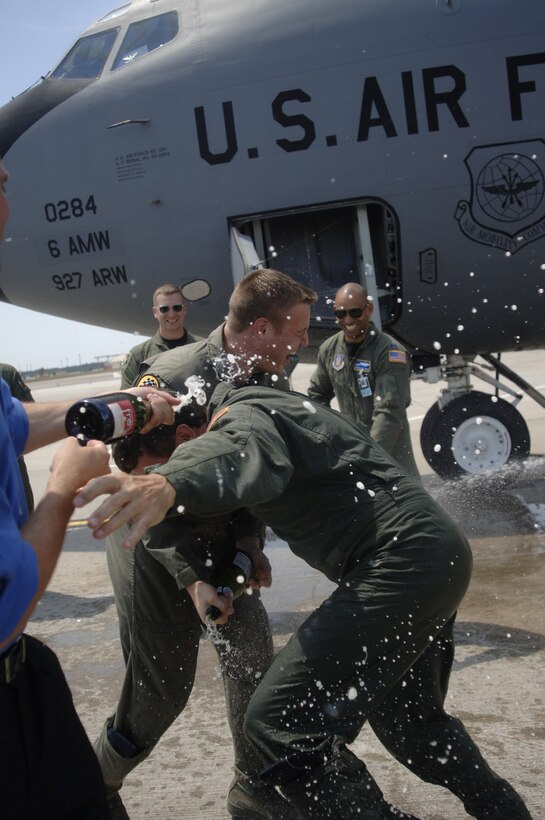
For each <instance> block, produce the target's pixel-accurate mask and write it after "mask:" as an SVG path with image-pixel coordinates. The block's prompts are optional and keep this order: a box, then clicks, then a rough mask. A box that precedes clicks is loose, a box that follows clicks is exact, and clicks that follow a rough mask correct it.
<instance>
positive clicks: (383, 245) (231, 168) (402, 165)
mask: <svg viewBox="0 0 545 820" xmlns="http://www.w3.org/2000/svg"><path fill="white" fill-rule="evenodd" d="M544 35H545V5H544V3H543V0H522V1H521V0H472V2H469V0H410V2H407V0H336V2H334V3H332V2H330V0H298V1H297V2H296V3H293V2H291V0H275V2H270V0H237V2H229V3H225V2H223V0H191V2H190V0H155V1H154V2H151V0H135V1H134V2H132V3H130V4H129V5H127V6H123V7H122V8H121V9H117V10H116V11H114V12H112V13H111V14H110V15H107V16H106V17H104V18H102V19H101V20H99V21H98V22H97V23H95V24H94V25H92V26H90V27H89V28H88V29H87V30H86V31H85V32H84V33H83V34H82V36H81V38H80V39H79V40H78V41H77V43H76V44H75V46H73V48H71V49H70V51H69V52H68V54H67V56H66V57H65V58H64V59H63V60H62V61H61V63H60V64H59V66H57V68H56V69H54V70H53V71H51V72H50V73H49V74H48V75H47V76H46V77H45V79H44V80H43V81H42V82H40V83H39V84H38V85H36V86H34V87H32V88H31V89H29V90H28V91H26V92H25V93H23V94H22V95H20V96H19V97H17V98H15V99H14V100H12V101H11V102H10V103H8V104H7V105H6V106H4V107H3V108H2V109H0V155H3V156H4V164H5V165H6V167H7V168H8V170H9V172H10V174H11V176H12V179H13V180H14V184H13V186H12V188H11V189H10V206H11V216H10V220H9V222H8V226H7V237H6V241H5V242H4V243H3V245H2V247H1V249H0V254H1V258H0V263H1V270H0V287H1V293H2V296H3V298H4V299H5V301H8V302H11V303H13V304H16V305H20V306H23V307H28V308H32V309H35V310H39V311H42V312H45V313H50V314H53V315H57V316H62V317H66V318H70V319H75V320H78V321H82V322H88V323H91V324H96V325H100V326H104V327H111V328H116V329H119V330H125V331H131V332H132V331H137V332H139V333H143V334H151V333H152V332H154V330H155V324H154V321H153V318H152V315H151V310H150V295H151V293H152V292H153V290H154V289H155V288H156V287H157V286H158V285H160V284H163V283H164V282H165V281H174V282H181V283H184V282H188V281H190V280H193V279H195V278H200V279H204V280H207V282H208V283H209V285H210V288H211V291H210V295H209V296H207V297H206V298H205V299H202V300H201V301H197V302H195V304H194V305H193V306H192V309H191V330H192V331H193V332H195V333H198V334H199V333H200V334H206V333H207V332H208V331H209V330H210V329H211V328H212V327H214V326H216V325H217V324H219V323H220V322H221V321H222V319H223V317H224V315H225V313H226V307H227V301H228V298H229V295H230V293H231V291H232V289H233V285H234V284H235V283H236V282H237V281H238V280H239V278H240V277H241V276H243V275H244V273H245V272H246V271H247V270H248V269H250V268H251V267H252V266H254V265H256V264H263V265H265V266H269V267H275V268H278V269H279V270H282V271H284V272H286V273H289V274H290V275H292V276H293V277H294V278H296V279H299V280H301V281H303V282H304V283H305V284H307V285H309V286H311V287H313V288H314V289H315V290H316V291H317V292H318V293H319V297H320V298H319V301H318V303H317V305H316V306H315V308H314V310H313V317H312V323H311V331H312V333H311V338H312V340H313V342H314V344H317V343H318V342H319V341H321V340H322V339H323V338H324V336H325V335H329V334H330V333H331V332H333V331H334V329H335V323H334V321H333V317H332V312H331V306H330V303H329V300H330V299H331V297H332V296H333V294H334V293H335V290H336V289H337V288H338V287H339V285H341V284H343V283H345V282H347V281H361V282H363V283H364V284H365V285H366V286H367V288H368V290H369V292H370V294H371V296H372V297H373V298H374V300H375V305H376V307H375V312H374V319H375V321H376V322H377V323H378V324H379V325H380V326H382V328H383V329H384V330H386V331H387V332H389V333H391V334H392V335H394V336H395V337H396V338H397V339H399V340H400V341H401V342H402V343H403V344H405V345H406V346H407V347H408V349H409V350H410V351H411V353H412V354H413V358H414V362H415V371H416V373H417V375H418V376H420V377H421V378H427V379H428V380H430V381H439V379H446V380H447V388H446V390H443V391H442V393H441V398H440V399H439V400H438V403H437V404H436V405H434V406H433V407H432V408H431V409H430V412H429V414H428V416H427V417H426V420H425V422H424V424H423V441H422V443H423V448H424V453H425V455H426V458H427V459H428V461H429V463H430V464H431V466H432V467H434V469H436V470H437V472H439V473H440V474H443V475H445V476H447V475H457V474H460V473H464V472H470V473H472V472H475V473H478V472H483V471H485V470H489V469H494V468H497V467H499V466H501V465H502V464H503V463H505V461H507V460H509V459H510V458H513V457H521V456H525V455H527V453H528V452H529V446H530V442H529V436H528V431H527V428H526V425H525V423H524V421H523V419H522V417H521V415H520V414H519V412H518V411H517V410H516V409H515V407H514V405H516V403H517V401H518V400H520V393H519V392H517V391H516V390H514V389H513V387H509V386H507V385H506V384H505V382H503V381H502V382H501V383H500V382H499V377H500V376H503V377H505V378H507V379H511V380H512V381H514V382H515V386H516V387H518V388H519V389H520V390H524V391H526V392H527V393H529V394H530V395H531V396H532V397H533V398H535V399H536V401H539V402H540V404H542V405H544V406H545V398H544V397H543V396H542V395H541V394H539V393H538V392H537V391H536V390H534V389H533V388H532V387H531V386H530V385H528V384H527V383H525V382H521V380H520V379H517V377H516V374H514V373H512V372H511V371H508V370H507V368H505V366H504V365H503V364H502V363H501V361H500V360H499V358H498V355H497V354H501V353H502V352H504V351H512V350H520V349H531V348H541V347H543V346H544V343H545V319H544V316H545V295H544V291H545V139H544V135H543V110H544V106H545V50H544V43H545V36H544ZM478 355H480V356H484V357H485V358H486V364H485V365H484V369H483V365H480V366H478V365H477V364H475V358H476V356H478ZM475 377H477V378H481V379H484V380H485V381H487V382H488V383H489V384H491V385H493V386H494V389H495V391H496V393H498V392H502V393H503V394H505V395H507V396H508V400H506V399H504V398H499V399H498V400H497V401H495V402H491V401H490V396H487V397H486V403H483V402H485V399H483V394H482V393H480V392H476V391H473V389H472V379H473V378H475ZM494 398H497V397H496V396H495V397H494ZM483 419H484V424H483ZM453 426H454V427H456V428H457V430H458V432H457V433H455V434H454V436H453V432H452V427H453ZM461 427H463V430H462V431H461V432H460V428H461ZM455 439H457V440H455ZM437 442H438V443H439V449H438V446H437Z"/></svg>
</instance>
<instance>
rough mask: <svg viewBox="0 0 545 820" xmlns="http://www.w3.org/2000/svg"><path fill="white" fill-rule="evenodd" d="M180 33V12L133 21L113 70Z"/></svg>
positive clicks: (162, 44)
mask: <svg viewBox="0 0 545 820" xmlns="http://www.w3.org/2000/svg"><path fill="white" fill-rule="evenodd" d="M177 34H178V14H177V12H175V11H169V12H167V13H166V14H159V15H157V16H156V17H150V18H148V19H147V20H139V22H138V23H132V25H130V26H129V28H128V29H127V33H126V34H125V37H124V38H123V42H122V43H121V48H120V49H119V51H118V53H117V57H116V58H115V60H114V63H113V65H112V71H113V70H114V69H116V68H121V67H122V66H125V65H130V63H133V62H134V61H135V60H137V59H138V58H139V57H143V56H144V54H149V52H150V51H155V49H156V48H160V47H161V46H164V45H165V43H168V42H170V41H171V40H173V39H174V38H175V37H176V35H177Z"/></svg>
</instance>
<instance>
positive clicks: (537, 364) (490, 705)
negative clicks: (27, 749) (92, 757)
mask: <svg viewBox="0 0 545 820" xmlns="http://www.w3.org/2000/svg"><path fill="white" fill-rule="evenodd" d="M504 361H505V362H506V363H507V364H508V365H509V366H511V367H513V368H514V369H515V370H516V371H517V372H518V373H520V375H522V376H523V377H524V378H526V379H528V381H530V383H531V384H532V385H533V386H535V387H537V388H541V390H542V391H543V389H544V388H545V370H544V368H543V353H541V352H537V351H536V352H531V353H517V354H510V355H509V356H505V357H504ZM311 371H312V366H311V365H299V366H298V367H297V368H296V370H295V374H294V383H295V384H294V386H295V387H296V388H297V389H299V390H303V391H304V390H306V385H307V384H308V378H309V376H310V373H311ZM117 384H118V381H117V378H116V376H115V375H108V376H106V377H103V376H101V377H100V378H99V377H96V376H93V377H91V378H89V377H77V378H75V379H70V380H62V382H61V381H59V382H58V383H53V384H52V383H47V384H46V383H37V384H33V385H32V390H33V394H34V397H35V399H36V400H37V401H50V400H55V399H63V398H74V399H75V398H80V397H82V396H84V395H96V394H97V393H100V392H104V391H106V390H108V389H110V388H111V389H112V390H114V389H116V387H117ZM440 386H441V385H439V386H438V385H427V384H425V383H422V382H416V383H415V384H414V386H413V391H412V392H413V403H412V405H411V407H410V408H409V418H410V420H411V431H412V434H413V443H414V448H415V453H416V456H417V462H418V465H419V468H420V470H421V473H422V477H423V481H424V485H425V486H426V488H427V489H428V490H429V492H431V494H432V495H433V496H434V497H435V498H436V499H437V500H438V501H439V502H440V503H441V504H442V505H443V506H444V507H445V508H446V509H447V511H448V512H449V513H450V514H451V515H452V516H453V518H455V520H456V521H457V522H458V523H459V524H460V526H461V527H462V528H463V530H464V531H465V533H466V534H467V536H468V537H469V539H470V541H471V545H472V548H473V553H474V559H475V568H474V573H473V578H472V581H471V585H470V588H469V591H468V593H467V595H466V598H465V599H464V602H463V605H462V607H461V608H460V612H459V616H458V621H457V627H456V635H457V652H456V660H455V664H454V669H453V674H452V678H451V684H450V690H449V695H448V699H447V709H448V711H449V712H451V713H453V714H455V715H456V716H458V717H459V718H461V719H462V720H463V721H464V723H465V724H466V726H467V727H468V729H469V730H470V732H471V734H472V735H473V737H474V738H475V739H476V741H477V742H478V743H479V745H480V747H481V749H482V751H483V753H484V754H485V756H486V758H487V759H488V762H489V763H490V765H491V766H492V767H493V768H494V769H495V770H496V771H498V772H499V773H501V774H502V775H504V776H505V777H507V778H508V779H509V780H510V781H511V782H512V783H513V785H514V786H515V787H516V788H517V789H518V790H519V792H520V793H521V794H522V795H523V797H524V798H525V800H526V802H527V805H528V807H529V810H530V812H531V814H532V816H533V817H534V818H535V820H539V818H545V808H544V804H545V787H544V785H543V756H544V744H543V740H544V736H545V730H544V728H543V727H544V726H545V704H544V694H543V683H542V681H543V677H544V673H545V630H544V611H545V608H544V602H545V583H544V582H545V481H544V479H545V456H544V453H545V411H544V410H543V408H541V407H539V406H538V405H537V404H536V403H535V402H533V401H532V400H531V399H528V398H525V399H523V401H522V402H521V404H520V405H519V409H520V410H521V412H522V413H523V415H524V417H525V419H526V422H527V424H528V426H529V428H530V433H531V439H532V448H531V456H530V458H529V459H527V460H526V461H525V462H524V464H523V465H521V466H520V467H507V468H505V469H504V470H502V471H501V472H500V473H499V474H495V475H494V476H488V477H481V478H477V477H467V478H464V479H461V480H460V481H457V482H445V481H442V480H441V479H439V478H438V477H437V476H435V475H434V474H433V473H432V472H431V470H430V468H429V467H428V465H427V464H426V462H425V461H424V459H423V456H422V454H421V451H420V446H419V430H420V424H421V420H422V417H423V415H424V414H425V412H426V410H427V409H428V407H429V406H430V405H431V403H432V402H433V400H434V398H435V397H436V396H437V394H438V390H439V387H440ZM476 387H477V389H480V386H479V385H476ZM485 392H486V391H485ZM55 447H56V445H55V446H52V447H48V448H44V449H43V450H41V451H39V452H37V453H34V454H31V455H30V456H29V457H28V458H27V464H28V467H29V471H30V476H31V481H32V484H33V487H34V490H35V494H36V496H37V498H39V497H40V495H41V492H42V491H43V486H44V483H45V478H46V474H47V469H48V465H49V463H50V461H51V458H52V455H53V452H54V450H55ZM81 517H82V516H81V513H80V512H78V516H77V518H76V517H74V520H73V522H72V524H71V526H70V528H69V531H68V533H67V537H66V542H65V548H64V551H63V554H62V556H61V559H60V561H59V565H58V568H57V570H56V573H55V575H54V577H53V579H52V581H51V584H50V586H49V589H48V591H47V592H46V593H45V595H44V597H43V600H42V602H41V603H40V604H39V606H38V608H37V610H36V612H35V614H34V617H33V619H32V621H31V622H30V624H29V629H28V631H29V632H31V633H32V634H34V635H36V636H37V637H39V638H40V639H42V640H44V641H46V642H47V643H48V644H49V646H51V647H52V648H53V649H54V650H55V651H56V652H57V654H58V656H59V658H60V660H61V663H62V665H63V668H64V670H65V672H66V675H67V678H68V681H69V683H70V686H71V688H72V692H73V695H74V700H75V703H76V707H77V709H78V712H79V714H80V716H81V718H82V721H83V723H84V725H85V727H86V729H87V731H88V733H89V736H90V737H91V738H94V737H95V736H96V734H97V733H98V731H99V729H100V727H101V725H102V723H103V721H104V720H105V718H106V717H107V716H108V715H109V714H110V713H111V711H112V710H113V708H114V706H115V703H116V699H117V693H118V689H119V686H120V681H121V679H122V674H123V662H122V657H121V651H120V648H119V641H118V635H117V618H116V613H115V607H114V603H113V595H112V589H111V585H110V580H109V577H108V572H107V567H106V558H105V552H104V544H103V543H102V542H96V541H93V539H92V538H91V537H90V536H89V535H88V531H87V529H86V528H85V527H84V526H82V525H81V524H79V523H78V519H80V518H81ZM267 552H268V555H269V558H270V560H271V563H272V565H273V573H274V584H273V587H272V588H271V589H270V590H265V591H264V593H263V598H264V601H265V605H266V607H267V610H268V612H269V616H270V619H271V624H272V628H273V633H274V639H275V645H276V647H277V648H278V649H279V648H281V647H282V646H283V645H284V644H285V642H286V641H287V639H288V638H289V636H290V635H291V633H292V632H293V630H294V629H295V628H296V627H297V626H298V624H300V623H301V622H302V620H304V618H305V617H306V615H307V614H308V613H309V612H310V611H312V609H314V608H315V607H316V606H317V605H318V604H319V603H320V602H321V601H322V600H323V599H324V598H325V597H327V595H328V594H329V591H330V590H331V589H332V588H333V587H332V584H331V583H330V582H328V581H327V580H326V579H325V578H324V577H323V576H322V575H320V574H319V573H317V572H316V571H314V570H313V569H311V568H310V567H308V566H307V565H306V564H304V563H303V562H301V561H300V560H299V559H298V558H296V557H295V556H294V555H293V554H292V553H291V552H290V551H289V549H288V547H287V545H286V544H285V543H284V542H282V541H280V540H279V539H277V538H275V536H274V535H273V534H272V533H271V534H270V535H269V538H268V543H267ZM353 749H354V751H355V752H356V754H358V755H359V756H361V757H362V758H363V759H364V760H365V761H366V763H367V765H368V767H369V769H370V771H371V772H372V773H373V775H374V777H375V778H376V780H377V781H378V783H379V785H380V786H381V788H382V789H383V791H384V793H385V796H386V798H387V799H388V800H390V801H391V802H393V803H394V804H396V805H397V806H399V807H400V808H402V809H404V810H406V811H408V812H411V813H413V814H415V815H417V816H418V817H420V818H422V819H423V820H461V819H462V818H464V817H467V815H466V813H465V811H464V809H463V807H462V805H461V804H460V803H459V801H458V800H457V799H456V798H454V797H453V796H452V795H451V794H450V793H449V792H447V791H446V790H444V789H441V788H439V787H435V786H430V785H428V784H425V783H422V782H421V781H420V780H419V779H418V778H416V777H414V776H413V775H412V774H411V773H410V772H408V771H407V770H406V769H404V768H403V767H402V766H401V765H400V764H398V763H397V762H396V761H394V760H393V759H392V758H391V757H390V756H389V755H388V754H387V753H386V752H385V751H384V749H383V748H382V746H381V745H380V744H379V743H378V741H377V740H376V738H375V737H374V735H373V733H372V731H371V729H369V728H368V727H364V729H363V731H362V732H361V734H360V736H359V738H358V739H357V741H356V742H355V743H354V746H353ZM231 767H232V752H231V745H230V736H229V730H228V727H227V722H226V718H225V707H224V698H223V687H222V683H221V678H220V674H219V669H218V663H217V659H216V655H215V652H214V649H213V647H212V646H211V644H210V642H209V641H207V640H204V641H202V642H201V648H200V654H199V666H198V673H197V680H196V684H195V688H194V690H193V693H192V695H191V698H190V700H189V704H188V706H187V708H186V710H185V712H184V713H183V715H182V716H181V717H180V718H179V719H178V720H177V721H176V723H175V724H174V725H173V726H172V727H171V729H170V730H169V731H168V732H167V734H166V735H165V736H164V737H163V738H162V740H161V742H160V743H159V745H158V746H157V748H156V750H155V751H154V753H153V754H152V755H151V757H150V758H148V760H146V761H145V762H144V763H142V764H141V765H140V766H139V767H138V768H137V769H136V770H135V771H134V773H133V774H132V775H131V776H130V777H129V778H127V781H126V783H125V785H124V787H123V790H122V796H123V800H124V803H125V805H126V807H127V810H128V812H129V814H130V816H131V818H132V819H133V820H143V818H154V820H182V819H183V818H186V819H187V820H201V819H202V820H205V819H206V820H227V818H228V816H229V815H228V814H227V811H226V808H225V801H226V794H227V789H228V786H229V783H230V780H231V776H232V775H231ZM339 820H342V818H339ZM505 820H509V818H505Z"/></svg>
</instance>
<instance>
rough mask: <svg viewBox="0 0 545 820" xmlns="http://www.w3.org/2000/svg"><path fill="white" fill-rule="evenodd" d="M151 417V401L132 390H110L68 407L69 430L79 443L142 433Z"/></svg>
mask: <svg viewBox="0 0 545 820" xmlns="http://www.w3.org/2000/svg"><path fill="white" fill-rule="evenodd" d="M150 416H151V408H150V406H149V403H148V402H145V401H144V400H143V399H141V398H139V397H138V396H133V395H132V394H131V393H108V394H107V395H106V396H96V397H93V398H90V399H81V401H78V402H76V403H75V404H73V405H72V407H71V408H70V409H69V410H68V412H67V414H66V418H65V422H64V426H65V428H66V432H67V433H68V434H69V435H70V436H76V438H77V439H78V440H79V442H80V444H87V442H88V441H89V439H92V438H93V439H98V440H99V441H104V442H110V441H115V440H116V439H119V438H123V437H124V436H130V435H131V434H132V433H139V432H140V430H141V429H142V427H144V425H145V424H146V422H147V421H148V420H149V418H150Z"/></svg>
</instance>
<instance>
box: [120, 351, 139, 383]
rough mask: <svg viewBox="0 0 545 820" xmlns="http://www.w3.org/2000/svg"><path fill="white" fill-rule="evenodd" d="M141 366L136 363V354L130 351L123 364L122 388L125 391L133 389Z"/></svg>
mask: <svg viewBox="0 0 545 820" xmlns="http://www.w3.org/2000/svg"><path fill="white" fill-rule="evenodd" d="M138 370H139V364H138V362H137V361H136V358H135V356H134V353H133V352H132V351H131V350H130V351H129V352H128V353H127V355H126V356H125V358H124V359H123V362H122V364H121V384H120V388H121V389H122V390H125V388H127V387H132V386H133V384H134V380H135V379H136V377H137V375H138Z"/></svg>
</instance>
